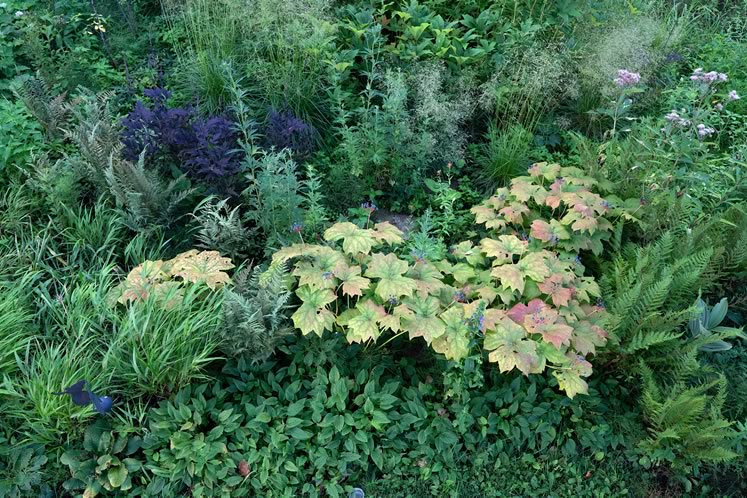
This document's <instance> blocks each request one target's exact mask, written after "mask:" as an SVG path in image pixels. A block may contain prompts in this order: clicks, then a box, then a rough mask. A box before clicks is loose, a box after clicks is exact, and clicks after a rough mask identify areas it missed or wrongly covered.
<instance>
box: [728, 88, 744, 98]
mask: <svg viewBox="0 0 747 498" xmlns="http://www.w3.org/2000/svg"><path fill="white" fill-rule="evenodd" d="M728 98H729V100H739V99H741V98H742V97H740V96H739V95H738V94H737V91H736V90H732V91H731V92H729V97H728Z"/></svg>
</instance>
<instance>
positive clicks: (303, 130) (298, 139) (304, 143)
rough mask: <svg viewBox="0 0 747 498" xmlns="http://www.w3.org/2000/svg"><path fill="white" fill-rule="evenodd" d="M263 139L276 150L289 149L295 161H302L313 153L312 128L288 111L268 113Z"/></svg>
mask: <svg viewBox="0 0 747 498" xmlns="http://www.w3.org/2000/svg"><path fill="white" fill-rule="evenodd" d="M265 139H266V140H267V144H268V145H270V146H272V147H275V148H276V149H278V150H282V149H289V150H290V151H291V152H293V157H294V158H295V159H296V160H303V159H305V158H307V157H308V156H309V155H311V153H312V152H314V128H313V127H312V126H311V125H309V124H306V123H305V122H303V121H302V120H301V119H299V118H297V117H296V116H295V115H294V114H293V113H292V112H290V111H276V110H274V109H273V110H272V111H270V113H269V114H268V115H267V129H266V130H265Z"/></svg>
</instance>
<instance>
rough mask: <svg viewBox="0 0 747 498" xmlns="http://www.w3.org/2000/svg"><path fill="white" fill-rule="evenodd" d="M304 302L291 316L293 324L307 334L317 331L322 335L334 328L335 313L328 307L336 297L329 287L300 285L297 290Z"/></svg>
mask: <svg viewBox="0 0 747 498" xmlns="http://www.w3.org/2000/svg"><path fill="white" fill-rule="evenodd" d="M296 294H297V295H298V297H299V299H301V301H303V304H301V306H299V307H298V309H297V310H296V312H295V313H293V315H292V316H291V318H292V319H293V325H294V326H295V327H296V328H297V329H299V330H300V331H301V333H302V334H304V335H306V334H309V333H311V332H315V333H316V334H317V335H319V336H321V335H322V333H323V332H324V331H325V330H332V327H333V325H334V322H335V315H334V314H333V313H332V312H331V311H330V310H328V309H327V305H328V304H329V303H331V302H333V301H334V300H335V298H336V296H335V295H334V293H333V292H332V291H330V290H329V289H312V288H311V287H307V286H304V287H299V288H298V291H297V292H296Z"/></svg>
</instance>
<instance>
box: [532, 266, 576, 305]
mask: <svg viewBox="0 0 747 498" xmlns="http://www.w3.org/2000/svg"><path fill="white" fill-rule="evenodd" d="M565 280H566V279H565V278H564V277H563V276H562V275H558V274H555V275H550V276H549V277H547V278H546V279H545V280H544V281H542V282H541V283H540V284H538V285H537V287H538V288H539V290H540V291H541V292H542V293H543V294H547V295H548V296H550V298H551V299H552V303H553V304H554V305H555V306H567V305H568V301H570V300H571V297H573V292H574V289H570V288H568V287H564V285H563V284H564V282H565Z"/></svg>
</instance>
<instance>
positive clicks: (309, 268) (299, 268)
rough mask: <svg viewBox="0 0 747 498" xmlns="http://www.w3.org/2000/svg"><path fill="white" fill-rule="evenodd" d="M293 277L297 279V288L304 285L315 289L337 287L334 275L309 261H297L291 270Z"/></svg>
mask: <svg viewBox="0 0 747 498" xmlns="http://www.w3.org/2000/svg"><path fill="white" fill-rule="evenodd" d="M293 275H294V276H296V277H298V285H299V287H301V286H305V285H308V286H309V287H313V288H315V289H334V288H335V287H337V279H336V278H335V275H334V273H332V272H331V271H329V270H325V269H323V268H320V267H318V266H316V265H315V264H313V263H310V262H309V261H299V262H298V263H297V264H296V267H295V268H294V269H293Z"/></svg>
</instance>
